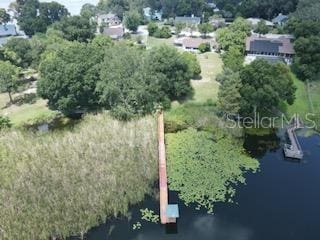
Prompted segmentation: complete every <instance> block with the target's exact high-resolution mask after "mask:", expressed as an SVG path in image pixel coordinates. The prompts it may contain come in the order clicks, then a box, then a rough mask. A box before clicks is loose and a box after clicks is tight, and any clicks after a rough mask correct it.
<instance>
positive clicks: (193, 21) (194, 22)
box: [174, 15, 201, 26]
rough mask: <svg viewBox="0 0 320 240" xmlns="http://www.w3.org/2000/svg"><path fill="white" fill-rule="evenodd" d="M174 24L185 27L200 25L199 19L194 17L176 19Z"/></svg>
mask: <svg viewBox="0 0 320 240" xmlns="http://www.w3.org/2000/svg"><path fill="white" fill-rule="evenodd" d="M174 22H175V23H176V24H177V23H184V24H186V25H187V26H190V25H199V24H200V23H201V18H200V17H195V16H193V15H192V16H191V17H176V18H175V20H174Z"/></svg>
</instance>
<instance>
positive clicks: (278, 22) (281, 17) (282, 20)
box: [272, 13, 289, 26]
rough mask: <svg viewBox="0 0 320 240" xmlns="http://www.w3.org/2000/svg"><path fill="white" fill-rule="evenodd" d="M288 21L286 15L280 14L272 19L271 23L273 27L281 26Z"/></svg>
mask: <svg viewBox="0 0 320 240" xmlns="http://www.w3.org/2000/svg"><path fill="white" fill-rule="evenodd" d="M288 19H289V17H288V16H287V15H283V14H282V13H280V14H279V15H278V16H277V17H275V18H274V19H272V22H273V23H274V24H275V25H278V26H283V25H284V24H285V23H286V22H287V21H288Z"/></svg>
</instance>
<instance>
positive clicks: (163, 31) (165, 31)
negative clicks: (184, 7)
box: [153, 26, 172, 38]
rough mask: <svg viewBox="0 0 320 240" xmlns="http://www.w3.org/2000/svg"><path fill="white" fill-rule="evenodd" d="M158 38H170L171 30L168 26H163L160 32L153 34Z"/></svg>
mask: <svg viewBox="0 0 320 240" xmlns="http://www.w3.org/2000/svg"><path fill="white" fill-rule="evenodd" d="M153 36H154V37H156V38H170V37H171V36H172V35H171V30H170V28H169V27H168V26H163V27H162V28H158V30H157V31H156V32H155V33H154V34H153Z"/></svg>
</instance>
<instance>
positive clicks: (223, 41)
mask: <svg viewBox="0 0 320 240" xmlns="http://www.w3.org/2000/svg"><path fill="white" fill-rule="evenodd" d="M250 30H251V27H250V25H249V23H248V22H247V21H246V20H244V19H243V18H237V19H236V20H235V21H234V22H233V23H232V24H231V25H230V26H229V27H227V28H221V29H218V31H217V41H218V43H219V46H220V48H221V49H223V50H225V51H228V49H229V48H230V47H231V46H234V47H237V48H238V49H239V50H240V51H243V50H244V45H245V39H246V37H247V36H249V35H250Z"/></svg>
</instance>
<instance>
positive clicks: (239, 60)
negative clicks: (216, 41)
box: [222, 46, 244, 71]
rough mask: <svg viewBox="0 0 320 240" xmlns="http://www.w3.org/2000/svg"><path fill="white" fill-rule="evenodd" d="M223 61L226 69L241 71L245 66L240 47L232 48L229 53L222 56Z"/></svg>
mask: <svg viewBox="0 0 320 240" xmlns="http://www.w3.org/2000/svg"><path fill="white" fill-rule="evenodd" d="M222 61H223V64H224V66H225V67H226V68H229V69H231V70H233V71H239V70H241V68H242V66H243V62H244V56H243V54H242V52H241V51H240V50H239V48H238V47H235V46H231V47H230V48H229V50H228V51H227V52H225V53H224V54H222Z"/></svg>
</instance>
